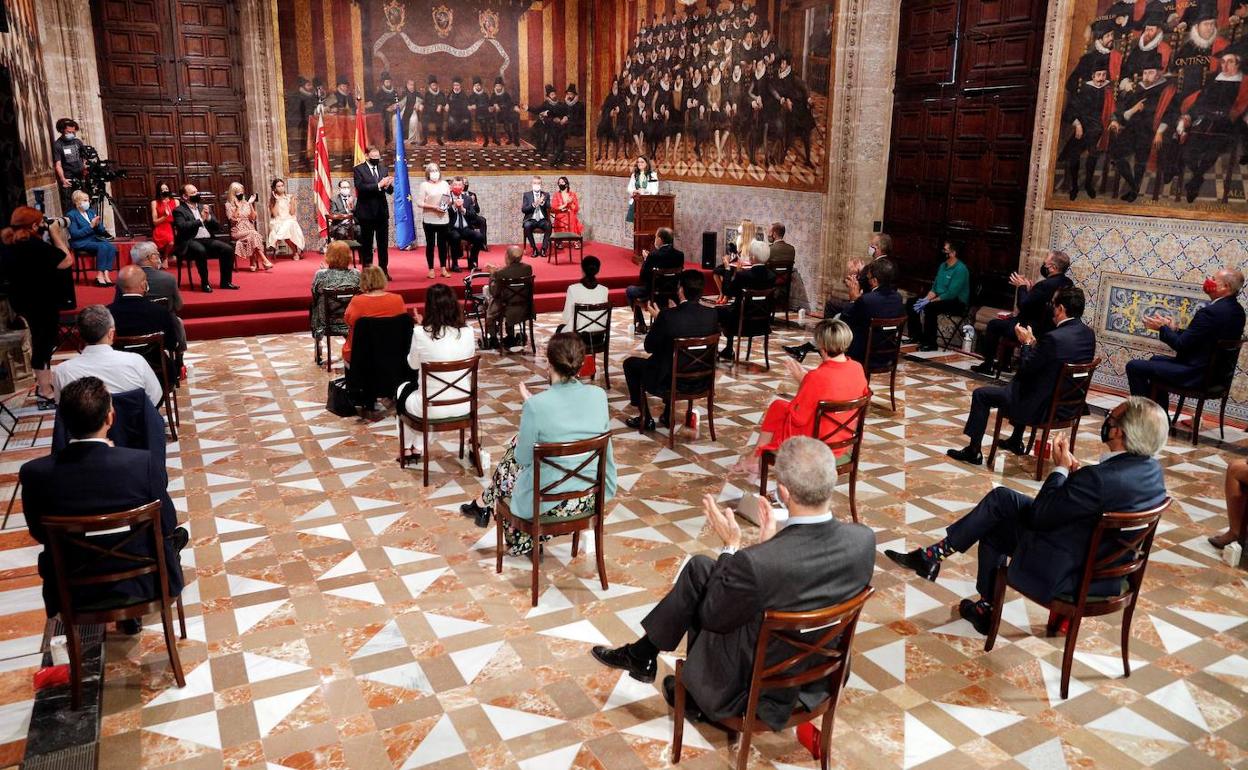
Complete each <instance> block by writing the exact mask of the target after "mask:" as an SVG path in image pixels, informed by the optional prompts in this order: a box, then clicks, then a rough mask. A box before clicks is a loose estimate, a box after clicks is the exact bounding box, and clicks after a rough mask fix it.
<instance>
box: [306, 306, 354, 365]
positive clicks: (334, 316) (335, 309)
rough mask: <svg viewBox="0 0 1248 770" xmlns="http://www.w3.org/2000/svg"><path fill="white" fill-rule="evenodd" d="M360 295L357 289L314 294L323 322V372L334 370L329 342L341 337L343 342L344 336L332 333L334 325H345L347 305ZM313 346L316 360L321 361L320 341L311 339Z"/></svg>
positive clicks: (331, 347) (331, 345)
mask: <svg viewBox="0 0 1248 770" xmlns="http://www.w3.org/2000/svg"><path fill="white" fill-rule="evenodd" d="M359 293H360V290H359V289H355V288H346V289H320V290H319V291H317V293H316V301H317V302H319V303H321V318H323V319H324V321H325V334H324V337H325V371H327V372H332V371H333V370H334V345H333V342H331V340H332V339H333V338H334V337H342V339H343V341H344V342H345V341H346V339H347V335H346V334H339V333H337V332H335V331H333V326H334V324H343V323H346V322H345V321H343V316H345V315H346V313H347V305H350V304H351V300H353V299H355V296H356V295H357V294H359ZM313 344H314V345H315V347H316V360H317V361H318V362H319V361H320V360H321V340H320V338H318V337H313Z"/></svg>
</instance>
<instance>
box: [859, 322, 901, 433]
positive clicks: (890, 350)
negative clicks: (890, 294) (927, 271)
mask: <svg viewBox="0 0 1248 770" xmlns="http://www.w3.org/2000/svg"><path fill="white" fill-rule="evenodd" d="M905 325H906V317H905V316H904V315H902V316H897V317H896V318H872V319H871V327H870V328H869V329H867V348H866V353H865V354H864V355H865V362H866V366H865V367H864V369H865V371H866V374H867V385H868V386H869V385H870V384H871V375H873V374H884V373H886V372H887V373H888V402H889V404H890V405H891V406H892V409H893V411H894V412H896V411H897V365H898V364H899V363H900V362H901V330H902V328H903V327H905ZM885 359H887V362H885Z"/></svg>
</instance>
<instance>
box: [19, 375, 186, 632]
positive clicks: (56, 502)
mask: <svg viewBox="0 0 1248 770" xmlns="http://www.w3.org/2000/svg"><path fill="white" fill-rule="evenodd" d="M57 417H58V419H59V420H64V422H65V427H66V429H67V431H68V433H69V438H70V442H69V444H68V445H67V446H66V447H65V448H64V449H62V450H61V451H60V452H57V453H56V454H51V455H47V456H45V457H39V458H37V459H34V460H31V461H30V462H28V463H26V464H25V465H23V466H22V468H21V470H20V471H19V474H18V475H19V478H20V480H21V485H22V510H23V511H25V513H26V524H27V526H28V527H29V528H30V534H31V537H33V538H35V540H37V541H39V542H40V543H44V544H46V543H47V542H48V539H47V531H46V530H45V529H44V527H43V519H44V517H47V516H87V515H91V514H99V513H115V512H118V511H126V510H130V509H131V508H137V507H139V506H141V505H146V504H147V503H150V502H152V501H153V500H159V501H160V504H161V528H162V529H163V531H164V537H165V559H166V562H167V563H168V567H169V583H170V585H169V590H170V593H172V594H174V595H177V594H179V593H181V591H182V584H183V581H182V567H181V563H180V560H179V553H180V551H181V550H182V549H183V548H184V547H185V546H186V543H187V541H188V540H189V539H190V538H189V535H188V533H187V531H186V530H185V529H184V528H182V527H179V526H178V520H177V514H176V512H175V511H174V508H173V501H172V500H171V499H170V498H169V492H168V490H167V487H168V483H169V478H168V476H167V474H166V471H165V467H164V464H163V463H162V462H158V461H156V458H155V455H154V453H152V452H149V451H147V450H143V449H123V448H120V447H115V446H113V445H112V442H111V441H109V440H108V438H107V435H108V431H109V428H111V427H112V424H113V418H114V412H113V401H112V397H111V396H110V395H109V393H108V389H107V388H106V387H105V386H104V383H103V382H101V381H100V380H99V379H97V378H95V377H83V378H81V379H78V380H75V381H74V382H71V383H70V384H68V385H66V386H65V387H64V388H63V389H62V390H61V397H60V402H59V411H58V413H57ZM125 537H126V535H125V534H100V535H94V536H92V540H93V541H95V542H97V543H98V544H100V545H101V546H103V547H109V546H110V545H112V544H115V543H117V542H119V541H121V540H123V539H124V538H125ZM148 543H149V541H148V540H145V539H141V538H136V540H135V542H134V543H132V544H130V546H127V547H126V551H128V552H130V553H134V554H135V555H144V556H151V555H152V554H151V552H150V551H146V550H143V547H144V546H146V545H148ZM81 558H88V557H87V556H86V555H82V556H81ZM102 566H106V567H107V568H109V569H115V568H117V566H118V565H117V564H108V565H102ZM39 575H40V576H41V577H42V578H43V601H44V605H45V607H46V608H47V612H48V617H52V616H54V615H55V614H56V613H57V612H59V611H60V598H59V595H58V593H57V587H56V583H55V576H54V573H53V569H52V555H51V553H50V552H49V551H48V550H47V549H45V550H44V551H43V552H42V553H40V554H39ZM78 592H79V593H78V596H77V598H79V599H81V600H82V601H83V602H84V603H85V602H110V601H116V602H118V603H127V602H129V601H133V600H134V599H151V598H152V597H154V596H156V594H157V592H158V589H157V588H156V585H155V582H154V580H153V578H152V576H151V575H146V576H143V577H141V578H135V579H132V580H127V581H123V582H121V583H115V584H109V585H101V586H99V587H98V588H96V589H94V590H90V591H87V590H84V589H81V588H80V589H78ZM122 629H123V630H124V631H126V632H128V633H138V630H139V623H138V621H133V622H128V623H126V624H124V625H123V626H122Z"/></svg>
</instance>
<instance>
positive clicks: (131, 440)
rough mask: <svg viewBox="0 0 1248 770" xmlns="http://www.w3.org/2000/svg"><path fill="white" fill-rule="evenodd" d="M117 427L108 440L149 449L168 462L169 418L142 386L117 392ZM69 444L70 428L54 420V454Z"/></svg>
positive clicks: (160, 460) (156, 459)
mask: <svg viewBox="0 0 1248 770" xmlns="http://www.w3.org/2000/svg"><path fill="white" fill-rule="evenodd" d="M112 397H113V427H111V428H109V429H108V440H109V441H111V442H113V446H116V447H122V448H123V449H146V450H147V451H149V452H151V453H152V458H153V461H154V462H155V463H156V464H157V465H159V466H160V467H162V468H164V467H166V466H165V418H163V417H161V416H160V410H159V409H157V408H156V407H155V406H154V405H153V404H152V401H151V399H149V398H148V397H147V393H146V392H145V391H143V390H142V389H141V388H140V389H137V390H126V391H123V392H121V393H113V394H112ZM68 445H69V431H68V430H67V429H66V428H65V423H64V422H63V421H61V420H55V421H54V422H53V424H52V454H56V453H57V452H59V451H61V450H62V449H64V448H65V447H66V446H68Z"/></svg>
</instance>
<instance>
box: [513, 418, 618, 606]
mask: <svg viewBox="0 0 1248 770" xmlns="http://www.w3.org/2000/svg"><path fill="white" fill-rule="evenodd" d="M610 441H611V434H610V433H609V432H608V433H603V434H601V435H598V436H594V437H592V438H587V439H583V440H581V441H564V442H559V443H549V444H536V445H534V447H533V518H531V519H522V518H520V517H518V516H516V515H515V514H513V513H512V512H511V508H510V506H509V505H508V503H509V502H510V500H509V499H508V498H505V497H500V498H499V499H498V500H497V501H496V502H495V503H494V510H495V516H494V519H495V522H496V523H495V528H496V532H497V533H498V542H497V544H496V546H495V551H494V556H495V564H494V571H495V572H497V573H501V572H502V571H503V548H504V547H505V540H506V537H505V536H504V534H503V524H504V522H505V523H507V524H508V525H510V526H511V527H512V528H513V529H517V530H519V531H521V532H524V533H525V534H527V535H528V536H529V537H530V538H532V539H533V550H532V551H531V552H530V554H529V556H530V559H531V561H532V564H533V568H532V575H531V577H532V583H531V594H532V595H531V597H530V598H531V599H532V601H533V606H534V607H536V606H537V581H538V566H539V564H540V563H541V555H542V545H541V543H542V537H543V536H545V535H550V536H552V537H553V536H555V535H566V534H568V533H569V532H571V533H572V558H574V559H575V558H576V554H577V550H578V549H579V548H580V543H581V530H586V529H589V528H590V527H591V526H592V527H593V528H594V556H595V557H596V558H597V561H598V582H599V583H600V584H601V585H602V590H604V591H605V590H607V588H608V586H607V565H606V561H605V560H604V558H603V550H604V548H605V547H606V542H605V541H604V539H603V538H604V535H603V531H602V520H603V506H604V505H605V502H606V501H605V500H604V499H603V498H605V497H606V475H605V474H606V467H607V447H608V446H609V445H610ZM557 458H569V459H567V460H566V461H564V462H562V463H560V462H556V460H557ZM573 463H575V465H573ZM543 470H545V471H546V472H547V473H550V474H551V475H552V476H556V477H557V478H555V479H554V480H553V481H550V482H544V481H543V479H542V477H543ZM577 482H582V483H584V484H585V485H586V486H584V487H583V488H581V489H577V490H572V491H561V490H563V488H564V487H565V485H567V484H575V483H577ZM590 495H593V496H594V509H593V510H592V511H591V512H590V513H587V514H584V515H581V516H565V517H557V516H543V515H542V513H541V511H542V507H543V505H544V504H546V503H558V502H561V501H565V500H579V499H581V498H585V497H589V496H590Z"/></svg>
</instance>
